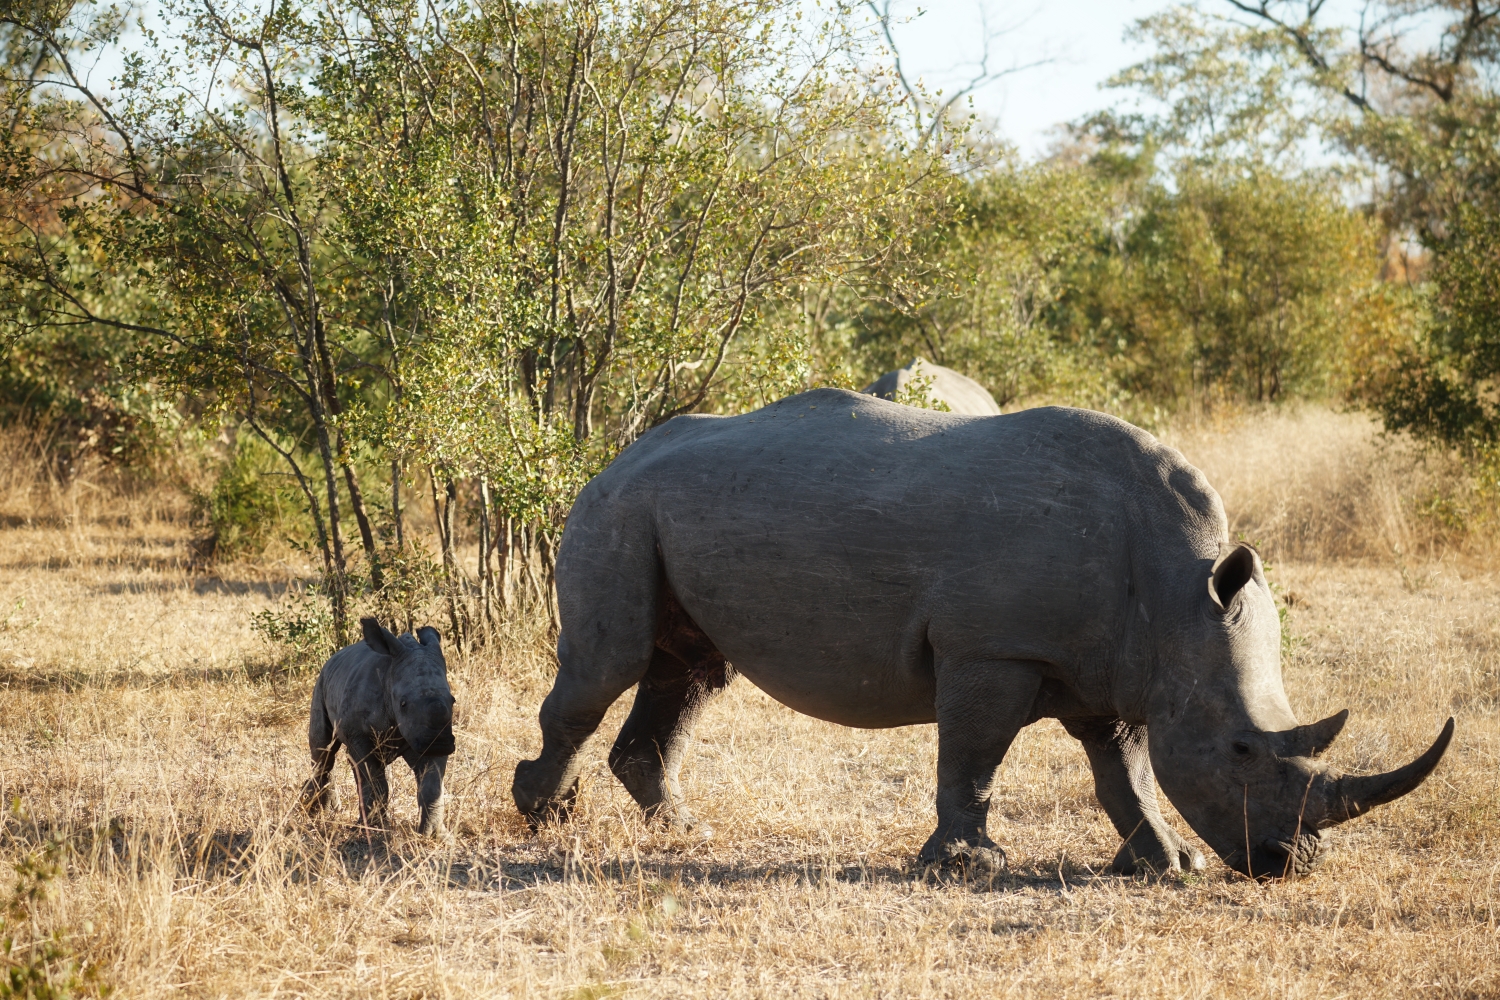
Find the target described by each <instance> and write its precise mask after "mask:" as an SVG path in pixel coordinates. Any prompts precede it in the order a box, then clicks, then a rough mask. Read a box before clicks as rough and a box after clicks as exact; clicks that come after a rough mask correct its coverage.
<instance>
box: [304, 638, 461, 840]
mask: <svg viewBox="0 0 1500 1000" xmlns="http://www.w3.org/2000/svg"><path fill="white" fill-rule="evenodd" d="M360 625H361V626H362V627H363V628H364V635H365V638H364V641H363V642H356V643H355V644H354V645H352V646H345V647H344V648H343V649H341V650H339V651H338V652H337V653H334V654H333V656H332V657H331V658H330V659H329V660H328V662H327V663H325V664H324V665H323V672H322V673H320V674H319V675H318V683H317V685H316V686H315V687H314V688H313V696H312V711H311V715H310V718H309V719H308V724H307V742H308V746H309V748H310V749H311V750H312V759H313V769H314V770H313V776H312V778H311V779H310V780H309V781H308V782H307V785H306V787H305V788H304V789H303V793H302V794H303V802H304V803H305V804H306V806H307V808H308V810H309V811H310V812H316V811H318V810H320V809H322V808H324V807H325V806H327V807H330V808H333V807H336V806H337V804H338V803H337V802H336V801H334V793H333V787H332V786H331V785H330V784H329V774H330V772H332V770H333V763H334V758H335V757H337V756H338V752H339V747H340V746H343V747H345V748H346V749H347V750H348V751H349V760H350V762H351V763H352V764H353V765H354V783H355V786H356V787H357V788H358V789H359V792H360V818H361V819H362V820H363V821H364V822H365V823H367V824H369V825H371V826H379V825H382V824H384V822H385V820H386V806H387V803H388V802H389V800H390V786H389V785H388V784H387V783H386V780H385V768H386V765H387V764H390V763H391V762H392V761H394V760H396V759H397V758H398V757H399V758H400V759H402V760H404V761H406V763H407V764H408V765H410V767H411V770H412V773H413V774H415V775H416V778H417V804H418V805H419V806H420V807H421V810H422V817H421V822H420V826H419V829H420V831H421V832H422V833H424V834H428V835H431V836H443V835H444V833H445V831H444V829H443V802H442V795H443V775H444V774H445V773H446V772H447V770H448V755H449V754H451V753H452V752H453V694H452V692H451V691H449V690H448V664H447V663H446V662H445V661H444V659H443V650H442V648H441V646H440V645H439V639H438V633H437V630H436V629H433V628H419V629H417V634H416V636H415V637H413V636H412V635H411V634H410V633H407V634H405V635H402V636H399V637H398V636H396V635H394V634H393V633H391V632H390V631H388V630H387V629H385V628H382V627H381V625H380V623H379V622H377V621H376V620H375V619H373V618H364V619H361V620H360Z"/></svg>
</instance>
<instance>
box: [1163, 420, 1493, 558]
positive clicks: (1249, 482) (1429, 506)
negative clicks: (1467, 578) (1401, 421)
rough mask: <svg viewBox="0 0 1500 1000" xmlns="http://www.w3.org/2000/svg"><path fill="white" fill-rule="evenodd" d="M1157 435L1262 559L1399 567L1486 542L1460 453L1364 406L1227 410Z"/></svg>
mask: <svg viewBox="0 0 1500 1000" xmlns="http://www.w3.org/2000/svg"><path fill="white" fill-rule="evenodd" d="M1162 437H1163V439H1164V440H1166V441H1167V443H1169V444H1171V445H1173V446H1175V447H1177V448H1179V449H1180V450H1181V451H1182V452H1183V454H1185V455H1186V456H1187V457H1188V459H1189V460H1191V461H1192V462H1193V464H1195V465H1197V466H1198V467H1199V468H1200V469H1202V470H1203V472H1204V473H1205V474H1206V475H1207V476H1208V480H1209V482H1211V483H1213V485H1214V488H1215V489H1217V490H1218V491H1219V495H1220V496H1221V497H1223V499H1224V508H1225V511H1226V512H1227V513H1228V515H1229V530H1230V536H1231V537H1233V538H1236V539H1245V540H1247V541H1250V542H1252V543H1254V544H1255V545H1256V546H1257V547H1258V548H1260V549H1261V551H1262V552H1263V553H1265V554H1266V556H1267V557H1268V558H1272V559H1297V560H1303V561H1307V560H1327V559H1337V560H1342V561H1347V560H1351V559H1353V560H1363V561H1369V560H1376V561H1381V562H1396V563H1401V564H1406V563H1410V562H1412V561H1414V560H1421V561H1426V560H1430V559H1433V558H1436V557H1444V556H1468V555H1473V554H1475V553H1477V552H1487V551H1488V550H1489V549H1490V548H1491V546H1492V542H1493V537H1492V534H1491V532H1490V530H1489V529H1490V528H1491V527H1492V525H1490V524H1489V523H1487V521H1486V519H1485V518H1483V517H1481V516H1479V512H1478V510H1477V509H1476V507H1477V506H1478V505H1477V498H1476V497H1475V496H1474V492H1473V487H1472V484H1471V482H1470V479H1469V477H1468V476H1467V475H1466V471H1465V469H1464V465H1463V462H1462V461H1461V460H1460V459H1459V458H1458V457H1457V456H1455V455H1452V454H1448V453H1444V452H1439V451H1431V450H1427V449H1423V448H1421V447H1419V446H1418V445H1417V444H1415V443H1414V442H1413V441H1412V440H1411V439H1410V438H1408V437H1406V436H1404V435H1387V434H1382V433H1379V429H1378V424H1377V422H1376V421H1375V420H1374V419H1372V418H1371V417H1370V416H1369V415H1368V414H1364V413H1359V412H1344V413H1340V412H1335V411H1332V410H1328V409H1324V408H1322V407H1305V408H1302V409H1285V408H1283V409H1271V410H1260V411H1252V412H1248V413H1246V412H1236V411H1233V410H1228V411H1223V412H1221V413H1220V415H1219V418H1218V419H1217V420H1213V421H1205V422H1200V423H1197V424H1191V425H1186V426H1182V427H1179V428H1174V429H1173V430H1172V431H1169V432H1167V433H1165V434H1163V435H1162Z"/></svg>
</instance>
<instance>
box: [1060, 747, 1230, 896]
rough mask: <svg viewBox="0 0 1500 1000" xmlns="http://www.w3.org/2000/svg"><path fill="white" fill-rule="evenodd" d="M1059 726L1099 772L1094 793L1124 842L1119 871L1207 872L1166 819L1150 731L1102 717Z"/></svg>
mask: <svg viewBox="0 0 1500 1000" xmlns="http://www.w3.org/2000/svg"><path fill="white" fill-rule="evenodd" d="M1059 721H1060V722H1062V724H1063V728H1065V729H1067V731H1068V732H1069V733H1070V734H1071V735H1072V736H1073V737H1074V738H1075V739H1077V740H1078V741H1079V742H1080V743H1082V744H1083V749H1084V752H1085V753H1087V754H1088V756H1089V764H1090V766H1091V767H1092V768H1093V771H1094V794H1095V795H1097V796H1098V797H1099V804H1100V805H1101V806H1103V807H1104V811H1105V813H1106V814H1108V816H1109V820H1110V822H1111V823H1113V824H1114V825H1115V829H1116V830H1117V831H1119V834H1120V837H1121V838H1122V839H1123V841H1124V843H1122V844H1121V845H1120V850H1119V852H1118V853H1117V854H1116V855H1115V860H1114V865H1113V867H1114V870H1115V871H1117V872H1119V873H1120V874H1122V875H1133V874H1135V873H1136V872H1140V871H1150V872H1155V873H1158V874H1160V873H1163V872H1168V871H1181V870H1182V869H1184V868H1188V869H1193V868H1202V867H1203V854H1202V853H1201V852H1200V851H1198V850H1197V849H1196V848H1194V847H1193V846H1192V845H1191V844H1189V843H1188V842H1187V841H1186V840H1184V839H1183V838H1182V837H1180V836H1178V835H1177V832H1176V831H1175V830H1173V829H1172V828H1171V827H1170V826H1168V825H1167V822H1166V820H1164V819H1163V818H1162V815H1161V808H1160V806H1159V805H1158V803H1157V799H1156V775H1155V774H1154V773H1153V772H1152V770H1151V756H1150V752H1149V750H1148V747H1147V743H1146V727H1145V726H1133V725H1130V724H1129V723H1126V722H1122V721H1121V720H1119V719H1108V718H1097V717H1093V718H1064V719H1060V720H1059Z"/></svg>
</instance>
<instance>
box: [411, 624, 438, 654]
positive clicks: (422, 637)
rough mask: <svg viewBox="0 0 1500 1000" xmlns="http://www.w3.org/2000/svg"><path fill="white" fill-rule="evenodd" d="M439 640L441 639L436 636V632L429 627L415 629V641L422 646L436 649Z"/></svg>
mask: <svg viewBox="0 0 1500 1000" xmlns="http://www.w3.org/2000/svg"><path fill="white" fill-rule="evenodd" d="M440 638H441V637H440V636H439V635H438V630H437V629H435V628H433V627H432V626H431V625H423V626H422V627H421V628H419V629H417V641H418V642H420V643H421V644H422V645H424V646H428V647H430V648H432V649H438V648H439V641H440Z"/></svg>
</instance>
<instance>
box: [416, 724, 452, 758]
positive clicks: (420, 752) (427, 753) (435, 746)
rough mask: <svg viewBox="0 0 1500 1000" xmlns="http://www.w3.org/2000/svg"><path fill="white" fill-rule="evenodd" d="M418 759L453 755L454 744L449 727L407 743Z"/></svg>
mask: <svg viewBox="0 0 1500 1000" xmlns="http://www.w3.org/2000/svg"><path fill="white" fill-rule="evenodd" d="M408 742H410V743H411V745H412V748H413V749H414V750H416V751H417V756H419V757H447V756H449V755H450V754H452V753H453V751H454V749H455V743H454V740H453V729H452V728H451V727H449V728H447V729H444V730H441V731H440V732H436V733H432V734H431V735H429V736H426V737H423V738H419V739H416V740H410V741H408Z"/></svg>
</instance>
